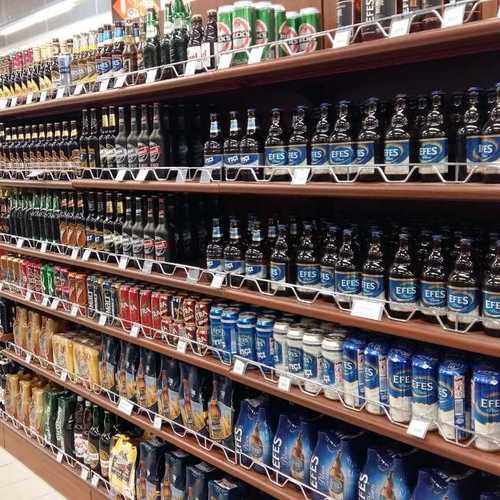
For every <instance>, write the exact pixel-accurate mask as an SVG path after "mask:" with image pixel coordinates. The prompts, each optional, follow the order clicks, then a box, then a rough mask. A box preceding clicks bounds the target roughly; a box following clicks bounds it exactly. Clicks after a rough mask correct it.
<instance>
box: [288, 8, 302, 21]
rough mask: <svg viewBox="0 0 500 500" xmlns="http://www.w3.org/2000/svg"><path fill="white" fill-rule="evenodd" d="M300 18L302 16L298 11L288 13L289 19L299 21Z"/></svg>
mask: <svg viewBox="0 0 500 500" xmlns="http://www.w3.org/2000/svg"><path fill="white" fill-rule="evenodd" d="M298 17H300V14H299V13H298V12H297V11H296V10H289V11H288V12H287V13H286V18H287V19H297V18H298Z"/></svg>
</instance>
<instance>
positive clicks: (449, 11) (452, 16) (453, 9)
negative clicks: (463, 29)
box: [441, 3, 465, 28]
mask: <svg viewBox="0 0 500 500" xmlns="http://www.w3.org/2000/svg"><path fill="white" fill-rule="evenodd" d="M464 14H465V4H464V3H461V4H448V5H445V6H444V14H443V24H442V26H441V27H442V28H450V27H451V26H459V25H460V24H463V22H464Z"/></svg>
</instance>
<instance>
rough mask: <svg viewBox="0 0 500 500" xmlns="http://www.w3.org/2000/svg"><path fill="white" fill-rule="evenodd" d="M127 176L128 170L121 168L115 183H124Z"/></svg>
mask: <svg viewBox="0 0 500 500" xmlns="http://www.w3.org/2000/svg"><path fill="white" fill-rule="evenodd" d="M126 174H127V169H126V168H120V170H118V173H117V174H116V177H115V181H117V182H122V181H124V180H125V175H126Z"/></svg>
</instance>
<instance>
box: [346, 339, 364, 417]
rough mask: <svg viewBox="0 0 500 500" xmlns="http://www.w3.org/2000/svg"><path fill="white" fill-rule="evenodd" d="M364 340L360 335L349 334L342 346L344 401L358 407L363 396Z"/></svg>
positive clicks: (361, 402) (361, 403)
mask: <svg viewBox="0 0 500 500" xmlns="http://www.w3.org/2000/svg"><path fill="white" fill-rule="evenodd" d="M366 344H367V342H366V340H365V338H364V337H361V336H354V335H353V336H350V337H348V338H347V339H346V340H345V341H344V345H343V348H342V367H343V374H342V375H343V378H344V402H345V404H346V405H348V406H353V407H355V408H360V407H361V406H363V404H364V397H365V348H366Z"/></svg>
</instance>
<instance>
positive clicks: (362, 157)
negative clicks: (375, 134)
mask: <svg viewBox="0 0 500 500" xmlns="http://www.w3.org/2000/svg"><path fill="white" fill-rule="evenodd" d="M355 163H356V164H358V165H373V164H374V163H375V142H374V141H358V142H357V143H356V160H355ZM374 173H375V169H373V168H363V169H362V170H361V171H360V173H359V175H371V174H374Z"/></svg>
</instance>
